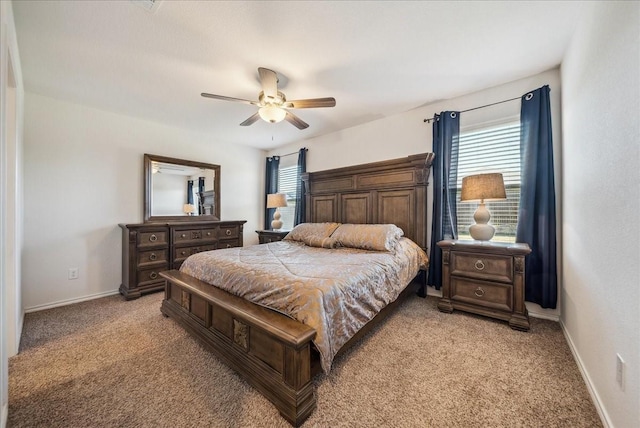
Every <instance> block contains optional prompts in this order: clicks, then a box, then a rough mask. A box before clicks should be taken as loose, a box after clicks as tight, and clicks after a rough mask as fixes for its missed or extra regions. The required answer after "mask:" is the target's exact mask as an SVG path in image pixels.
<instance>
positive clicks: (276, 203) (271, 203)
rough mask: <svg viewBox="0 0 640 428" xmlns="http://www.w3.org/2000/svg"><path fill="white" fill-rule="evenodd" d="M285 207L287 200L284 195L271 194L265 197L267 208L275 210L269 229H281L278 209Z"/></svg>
mask: <svg viewBox="0 0 640 428" xmlns="http://www.w3.org/2000/svg"><path fill="white" fill-rule="evenodd" d="M286 206H287V198H286V195H285V194H284V193H271V194H268V195H267V208H275V209H276V212H274V213H273V221H272V222H271V229H273V230H278V229H282V220H280V211H278V208H280V207H286Z"/></svg>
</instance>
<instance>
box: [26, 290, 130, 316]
mask: <svg viewBox="0 0 640 428" xmlns="http://www.w3.org/2000/svg"><path fill="white" fill-rule="evenodd" d="M119 293H120V292H119V291H118V290H117V289H116V290H111V291H105V292H102V293H96V294H89V295H88V296H83V297H77V298H74V299H67V300H59V301H57V302H52V303H45V304H44V305H36V306H31V307H30V308H25V309H24V313H25V314H28V313H30V312H38V311H43V310H45V309H52V308H57V307H60V306H67V305H72V304H74V303H80V302H86V301H87V300H93V299H99V298H101V297H107V296H114V295H116V294H119Z"/></svg>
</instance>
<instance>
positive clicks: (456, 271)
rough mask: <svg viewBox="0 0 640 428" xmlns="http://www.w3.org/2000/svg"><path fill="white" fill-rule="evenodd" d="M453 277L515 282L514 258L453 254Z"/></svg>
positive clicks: (451, 263)
mask: <svg viewBox="0 0 640 428" xmlns="http://www.w3.org/2000/svg"><path fill="white" fill-rule="evenodd" d="M450 265H451V275H456V276H464V277H467V278H477V279H483V280H487V281H498V282H504V283H509V284H511V283H512V282H513V257H511V256H501V255H493V254H474V253H464V252H451V261H450Z"/></svg>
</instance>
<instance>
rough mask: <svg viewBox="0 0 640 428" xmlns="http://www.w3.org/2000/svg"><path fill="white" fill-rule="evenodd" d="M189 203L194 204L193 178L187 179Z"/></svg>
mask: <svg viewBox="0 0 640 428" xmlns="http://www.w3.org/2000/svg"><path fill="white" fill-rule="evenodd" d="M187 203H188V204H193V180H187Z"/></svg>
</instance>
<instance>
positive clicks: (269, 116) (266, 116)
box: [258, 104, 287, 123]
mask: <svg viewBox="0 0 640 428" xmlns="http://www.w3.org/2000/svg"><path fill="white" fill-rule="evenodd" d="M258 114H259V115H260V117H261V118H262V120H264V121H265V122H271V123H277V122H281V121H282V120H283V119H284V117H285V116H286V115H287V111H286V110H284V109H282V108H280V107H278V106H274V105H271V104H268V105H266V106H264V107H260V109H259V110H258Z"/></svg>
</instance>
